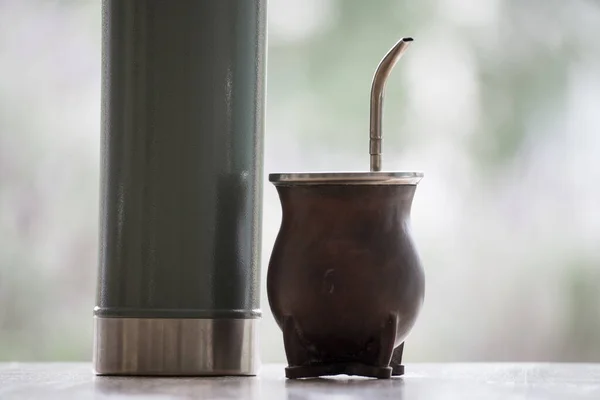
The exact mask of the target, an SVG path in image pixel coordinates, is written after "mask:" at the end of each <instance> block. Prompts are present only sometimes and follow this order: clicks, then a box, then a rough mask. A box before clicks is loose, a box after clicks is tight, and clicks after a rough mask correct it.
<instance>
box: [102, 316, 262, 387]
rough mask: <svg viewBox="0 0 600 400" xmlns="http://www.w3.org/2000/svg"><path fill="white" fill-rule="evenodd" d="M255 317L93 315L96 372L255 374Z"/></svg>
mask: <svg viewBox="0 0 600 400" xmlns="http://www.w3.org/2000/svg"><path fill="white" fill-rule="evenodd" d="M257 325H258V319H191V318H186V319H172V318H107V317H94V355H93V365H94V369H95V372H96V374H98V375H138V376H140V375H141V376H144V375H145V376H218V375H221V376H223V375H249V376H253V375H256V374H257V373H258V369H259V367H260V361H259V357H258V352H259V349H258V343H257V339H258V326H257Z"/></svg>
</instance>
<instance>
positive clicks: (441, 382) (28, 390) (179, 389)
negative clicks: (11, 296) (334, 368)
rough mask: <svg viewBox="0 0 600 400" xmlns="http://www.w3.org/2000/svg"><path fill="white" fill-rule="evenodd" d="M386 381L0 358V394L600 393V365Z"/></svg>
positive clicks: (481, 370) (460, 369)
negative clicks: (174, 372) (111, 368)
mask: <svg viewBox="0 0 600 400" xmlns="http://www.w3.org/2000/svg"><path fill="white" fill-rule="evenodd" d="M406 371H407V373H406V375H405V376H404V377H401V378H394V379H390V380H375V379H364V378H353V377H345V376H343V377H335V378H333V377H332V378H321V379H310V380H299V381H291V380H286V379H285V378H284V376H283V365H265V366H263V368H262V371H261V373H260V375H259V376H258V377H254V378H233V377H229V378H116V377H96V376H94V375H93V373H92V371H91V366H90V365H89V364H84V363H82V364H70V363H58V364H54V363H52V364H19V363H12V364H11V363H5V364H0V399H2V400H6V399H42V400H43V399H105V398H113V399H140V398H148V399H181V398H194V399H265V400H269V399H288V400H303V399H310V400H312V399H330V400H342V399H344V400H350V399H369V400H375V399H388V398H389V399H424V400H432V399H447V400H452V399H569V400H571V399H600V364H409V365H407V367H406Z"/></svg>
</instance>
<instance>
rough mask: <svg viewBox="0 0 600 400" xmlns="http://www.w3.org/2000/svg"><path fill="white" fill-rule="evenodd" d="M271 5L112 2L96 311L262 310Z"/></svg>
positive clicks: (210, 314) (232, 0)
mask: <svg viewBox="0 0 600 400" xmlns="http://www.w3.org/2000/svg"><path fill="white" fill-rule="evenodd" d="M265 14H266V2H265V1H262V0H253V1H246V0H219V1H197V0H181V1H164V0H127V1H123V0H105V1H104V3H103V78H102V94H103V99H102V107H103V108H102V110H103V114H102V125H103V129H102V199H101V200H102V201H101V204H102V213H101V215H102V218H101V255H100V271H99V275H98V279H99V282H98V288H99V289H98V297H97V307H96V309H95V315H97V316H102V317H134V318H140V317H144V318H155V317H161V318H255V317H257V316H259V314H260V311H259V298H260V296H259V278H260V271H259V265H260V260H259V251H260V228H261V196H262V154H263V146H262V140H263V113H264V75H265V42H266V39H265V33H266V26H265V24H266V22H265Z"/></svg>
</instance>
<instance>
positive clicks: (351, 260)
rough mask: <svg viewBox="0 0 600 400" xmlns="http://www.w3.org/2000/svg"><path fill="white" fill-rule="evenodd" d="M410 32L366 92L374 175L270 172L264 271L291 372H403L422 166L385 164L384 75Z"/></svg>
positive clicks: (417, 285) (419, 281)
mask: <svg viewBox="0 0 600 400" xmlns="http://www.w3.org/2000/svg"><path fill="white" fill-rule="evenodd" d="M411 41H412V39H410V38H404V39H402V40H400V41H399V42H398V43H397V44H396V45H395V46H394V47H393V48H392V49H391V50H390V51H389V52H388V53H387V55H386V56H385V57H384V58H383V60H382V61H381V63H380V64H379V67H378V68H377V72H376V73H375V76H374V78H373V85H372V89H371V127H370V149H369V150H370V151H369V153H370V158H371V171H370V172H353V173H290V174H271V175H269V180H270V181H271V182H272V183H273V184H274V185H275V187H276V188H277V192H278V194H279V198H280V201H281V206H282V223H281V228H280V231H279V233H278V236H277V239H276V241H275V245H274V248H273V252H272V254H271V259H270V262H269V267H268V274H267V293H268V297H269V305H270V307H271V310H272V312H273V315H274V317H275V320H276V322H277V324H278V325H279V327H280V328H281V329H282V331H283V338H284V345H285V351H286V356H287V360H288V367H287V368H286V376H287V377H288V378H307V377H317V376H323V375H337V374H347V375H362V376H369V377H376V378H390V377H391V376H392V375H402V374H403V372H404V368H403V366H402V364H401V362H402V350H403V346H404V340H405V338H406V337H407V335H408V333H409V331H410V330H411V328H412V327H413V325H414V323H415V321H416V319H417V316H418V314H419V311H420V308H421V305H422V303H423V297H424V291H425V278H424V273H423V269H422V267H421V263H420V260H419V256H418V254H417V250H416V248H415V245H414V243H413V241H412V238H411V231H410V211H411V205H412V201H413V197H414V194H415V190H416V188H417V184H418V182H419V181H420V180H421V178H422V177H423V174H422V173H419V172H382V171H381V138H382V136H381V115H382V113H381V110H382V102H383V89H384V86H385V81H386V79H387V77H388V75H389V73H390V72H391V70H392V68H393V67H394V65H395V64H396V62H397V61H398V59H399V58H400V57H401V55H402V54H403V53H404V51H405V50H406V48H407V47H408V45H409V44H410V42H411Z"/></svg>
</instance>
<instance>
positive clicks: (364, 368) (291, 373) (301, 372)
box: [285, 363, 404, 379]
mask: <svg viewBox="0 0 600 400" xmlns="http://www.w3.org/2000/svg"><path fill="white" fill-rule="evenodd" d="M403 368H404V367H403ZM403 372H404V371H403ZM331 375H356V376H364V377H369V378H378V379H389V378H391V376H392V368H391V367H376V366H372V365H366V364H360V363H335V364H317V365H308V366H297V367H287V368H286V369H285V376H286V378H289V379H299V378H317V377H320V376H331Z"/></svg>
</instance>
